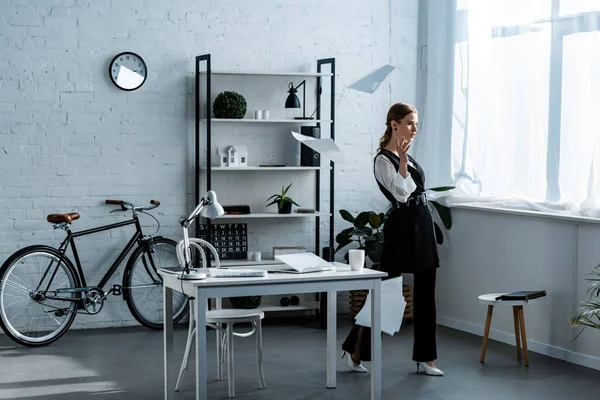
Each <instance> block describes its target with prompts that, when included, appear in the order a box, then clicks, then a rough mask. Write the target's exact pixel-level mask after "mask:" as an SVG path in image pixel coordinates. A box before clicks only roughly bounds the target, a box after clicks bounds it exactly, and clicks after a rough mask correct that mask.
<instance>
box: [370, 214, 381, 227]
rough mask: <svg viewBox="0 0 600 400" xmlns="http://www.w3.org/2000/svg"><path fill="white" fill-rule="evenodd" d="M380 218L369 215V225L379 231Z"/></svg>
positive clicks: (375, 215) (376, 215)
mask: <svg viewBox="0 0 600 400" xmlns="http://www.w3.org/2000/svg"><path fill="white" fill-rule="evenodd" d="M381 221H382V219H381V217H380V216H379V215H378V214H371V215H369V224H371V226H372V227H373V228H375V229H379V226H380V225H381Z"/></svg>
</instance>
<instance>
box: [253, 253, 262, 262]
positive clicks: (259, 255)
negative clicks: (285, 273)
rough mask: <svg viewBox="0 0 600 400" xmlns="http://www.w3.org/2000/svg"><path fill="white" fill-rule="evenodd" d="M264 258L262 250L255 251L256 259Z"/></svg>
mask: <svg viewBox="0 0 600 400" xmlns="http://www.w3.org/2000/svg"><path fill="white" fill-rule="evenodd" d="M261 260H262V253H261V252H260V251H255V252H254V261H261Z"/></svg>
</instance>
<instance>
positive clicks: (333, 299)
mask: <svg viewBox="0 0 600 400" xmlns="http://www.w3.org/2000/svg"><path fill="white" fill-rule="evenodd" d="M336 315H337V292H327V387H328V388H329V389H335V387H336V375H335V374H336V357H335V354H336V351H337V321H336Z"/></svg>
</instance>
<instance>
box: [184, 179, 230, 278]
mask: <svg viewBox="0 0 600 400" xmlns="http://www.w3.org/2000/svg"><path fill="white" fill-rule="evenodd" d="M223 214H225V210H223V206H221V205H220V204H219V202H218V201H217V194H216V193H215V192H214V191H212V190H209V191H208V193H206V198H204V197H203V198H202V199H201V200H200V203H199V204H198V205H197V206H196V208H195V209H194V211H192V213H191V214H190V215H189V216H188V217H187V218H181V219H180V221H179V223H180V224H181V226H182V227H183V242H184V246H185V249H184V251H183V254H184V258H185V262H184V266H183V272H182V273H181V276H180V277H179V279H184V280H196V279H206V273H204V272H193V271H190V268H191V264H192V254H191V251H190V237H189V235H188V227H189V226H190V224H191V223H192V222H193V221H194V220H195V219H196V218H197V217H198V215H200V216H202V217H204V218H210V219H213V218H216V217H218V216H220V215H223Z"/></svg>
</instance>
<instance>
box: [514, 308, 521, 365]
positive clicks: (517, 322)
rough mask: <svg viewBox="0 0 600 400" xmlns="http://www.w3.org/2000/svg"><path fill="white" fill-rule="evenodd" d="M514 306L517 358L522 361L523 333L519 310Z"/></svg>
mask: <svg viewBox="0 0 600 400" xmlns="http://www.w3.org/2000/svg"><path fill="white" fill-rule="evenodd" d="M517 307H518V306H513V319H514V321H515V341H516V342H517V358H518V359H519V360H520V359H521V331H520V329H519V309H518V308H517Z"/></svg>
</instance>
